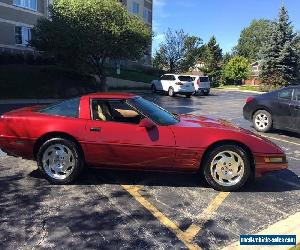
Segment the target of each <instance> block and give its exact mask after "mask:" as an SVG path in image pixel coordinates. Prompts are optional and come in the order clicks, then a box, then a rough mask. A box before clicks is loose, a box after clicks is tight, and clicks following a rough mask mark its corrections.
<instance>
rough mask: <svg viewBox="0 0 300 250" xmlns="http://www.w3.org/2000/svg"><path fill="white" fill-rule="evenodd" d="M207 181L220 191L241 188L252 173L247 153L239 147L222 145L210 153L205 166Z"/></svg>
mask: <svg viewBox="0 0 300 250" xmlns="http://www.w3.org/2000/svg"><path fill="white" fill-rule="evenodd" d="M203 173H204V177H205V179H206V181H207V182H208V183H209V184H210V185H211V186H212V187H213V188H214V189H215V190H219V191H227V192H230V191H234V190H237V189H239V188H241V187H242V186H243V185H244V184H245V183H246V181H247V180H248V179H249V176H250V173H251V167H250V161H249V158H248V155H247V153H246V152H245V151H244V149H243V148H241V147H240V146H238V145H234V144H232V145H222V146H218V147H216V148H214V149H213V150H212V151H211V152H209V154H208V156H207V157H206V159H205V162H204V164H203Z"/></svg>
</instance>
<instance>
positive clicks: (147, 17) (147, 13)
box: [143, 8, 152, 23]
mask: <svg viewBox="0 0 300 250" xmlns="http://www.w3.org/2000/svg"><path fill="white" fill-rule="evenodd" d="M143 17H144V21H145V22H146V23H152V12H151V11H150V10H148V9H146V8H145V9H144V15H143Z"/></svg>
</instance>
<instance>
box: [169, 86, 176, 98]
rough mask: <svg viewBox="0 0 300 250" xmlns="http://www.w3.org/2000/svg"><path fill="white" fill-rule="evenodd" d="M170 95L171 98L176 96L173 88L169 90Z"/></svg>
mask: <svg viewBox="0 0 300 250" xmlns="http://www.w3.org/2000/svg"><path fill="white" fill-rule="evenodd" d="M168 95H169V96H171V97H173V96H175V92H174V89H173V88H172V87H170V88H169V89H168Z"/></svg>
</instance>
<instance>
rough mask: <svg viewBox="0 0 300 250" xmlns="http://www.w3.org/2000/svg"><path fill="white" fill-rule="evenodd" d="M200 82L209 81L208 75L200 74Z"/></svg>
mask: <svg viewBox="0 0 300 250" xmlns="http://www.w3.org/2000/svg"><path fill="white" fill-rule="evenodd" d="M200 82H209V78H208V77H207V76H200Z"/></svg>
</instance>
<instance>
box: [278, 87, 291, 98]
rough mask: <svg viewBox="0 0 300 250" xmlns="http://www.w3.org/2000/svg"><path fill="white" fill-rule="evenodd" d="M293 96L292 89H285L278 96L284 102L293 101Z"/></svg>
mask: <svg viewBox="0 0 300 250" xmlns="http://www.w3.org/2000/svg"><path fill="white" fill-rule="evenodd" d="M292 96H293V90H292V89H284V90H281V91H280V92H279V94H278V98H279V99H282V100H291V99H292Z"/></svg>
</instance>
